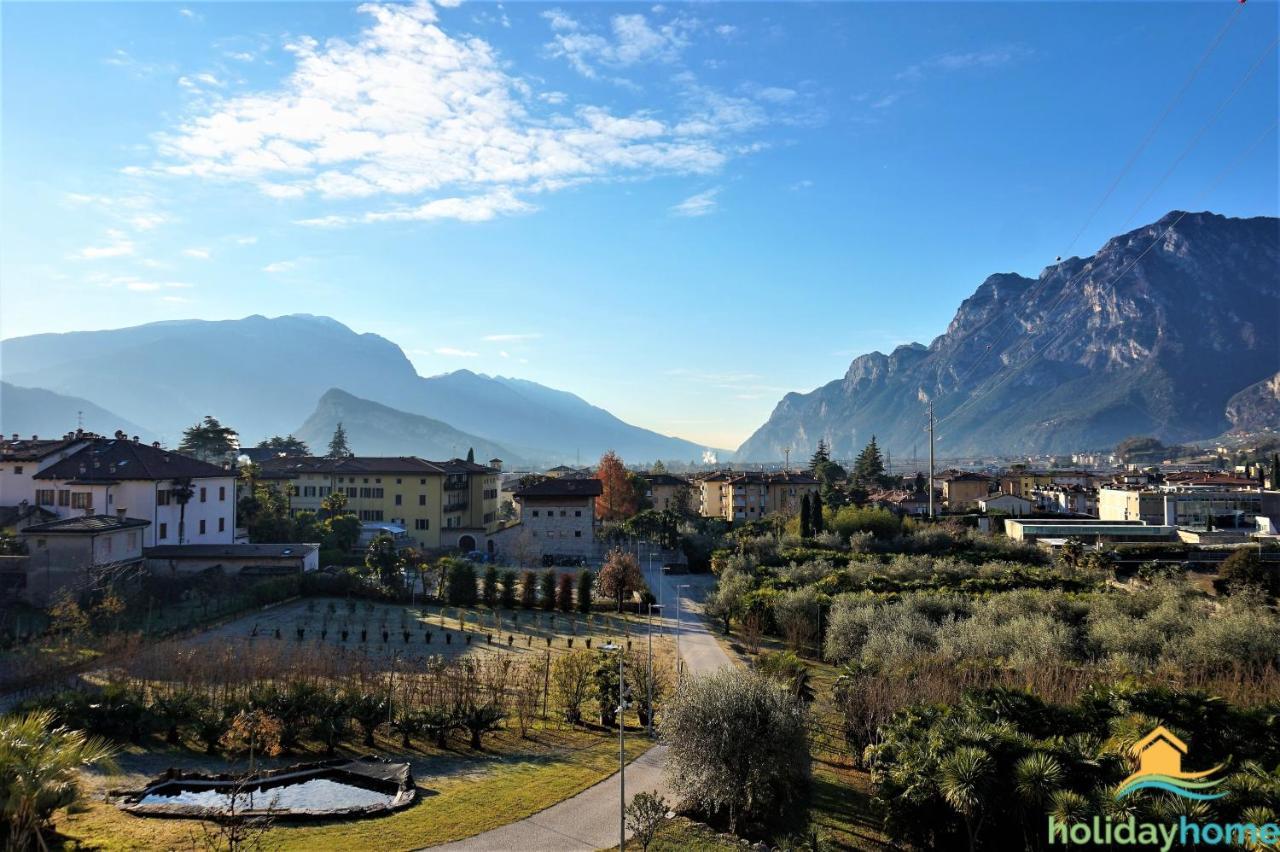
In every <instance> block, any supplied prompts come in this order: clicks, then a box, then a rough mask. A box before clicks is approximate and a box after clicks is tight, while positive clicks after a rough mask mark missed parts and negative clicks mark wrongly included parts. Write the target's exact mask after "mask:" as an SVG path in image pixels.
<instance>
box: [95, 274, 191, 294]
mask: <svg viewBox="0 0 1280 852" xmlns="http://www.w3.org/2000/svg"><path fill="white" fill-rule="evenodd" d="M88 280H89V281H90V282H91V283H93V284H97V285H98V286H100V287H112V288H114V287H119V288H123V289H125V290H129V291H130V292H133V293H157V292H161V291H164V290H189V289H191V287H192V286H193V285H191V284H188V283H186V282H185V281H148V280H144V279H142V278H139V277H137V276H136V275H112V276H103V275H93V276H90V277H89V278H88Z"/></svg>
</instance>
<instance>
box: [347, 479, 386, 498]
mask: <svg viewBox="0 0 1280 852" xmlns="http://www.w3.org/2000/svg"><path fill="white" fill-rule="evenodd" d="M368 481H369V480H367V479H366V480H365V482H368ZM348 490H353V489H348ZM360 496H361V497H362V498H363V499H365V500H381V499H382V489H381V488H361V489H360Z"/></svg>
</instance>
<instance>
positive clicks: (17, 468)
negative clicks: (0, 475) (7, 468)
mask: <svg viewBox="0 0 1280 852" xmlns="http://www.w3.org/2000/svg"><path fill="white" fill-rule="evenodd" d="M13 472H14V473H22V465H20V464H15V465H14V466H13Z"/></svg>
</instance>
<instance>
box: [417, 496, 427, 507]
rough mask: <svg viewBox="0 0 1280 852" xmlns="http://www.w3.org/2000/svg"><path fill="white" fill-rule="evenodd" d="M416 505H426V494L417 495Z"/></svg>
mask: <svg viewBox="0 0 1280 852" xmlns="http://www.w3.org/2000/svg"><path fill="white" fill-rule="evenodd" d="M418 505H419V506H425V505H427V495H425V494H419V495H418Z"/></svg>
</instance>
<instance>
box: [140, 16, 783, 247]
mask: <svg viewBox="0 0 1280 852" xmlns="http://www.w3.org/2000/svg"><path fill="white" fill-rule="evenodd" d="M360 8H361V10H362V11H363V12H365V13H367V14H369V15H370V16H372V18H373V22H372V23H371V24H370V25H369V26H368V27H367V28H366V29H365V30H363V31H362V32H361V33H360V34H359V36H358V37H356V38H354V39H352V40H343V39H337V38H335V39H329V40H327V41H325V42H324V43H323V44H322V43H321V42H319V41H317V40H315V39H312V38H309V37H305V36H304V37H299V38H297V39H296V40H294V41H293V42H292V43H290V44H289V45H287V47H286V49H287V50H288V51H289V52H291V53H292V54H293V55H294V56H295V58H296V63H297V65H296V69H295V70H294V71H293V73H292V74H290V75H289V76H288V77H287V78H286V80H285V81H284V83H283V84H282V85H281V87H280V88H279V89H277V90H274V91H266V92H259V93H252V94H244V95H238V96H234V97H224V98H220V99H217V100H214V101H211V102H208V103H205V104H196V105H193V107H192V109H193V113H192V114H191V117H190V118H189V119H187V120H185V121H184V122H183V123H182V124H181V125H180V126H179V127H177V128H176V129H175V130H173V131H172V132H170V133H168V134H165V135H163V136H162V137H161V138H160V140H159V146H158V147H159V153H160V160H159V162H158V163H157V164H156V166H155V168H156V169H158V170H159V171H161V172H164V173H169V174H173V175H186V176H194V177H200V178H210V179H229V180H239V181H245V182H249V183H252V184H254V185H255V186H257V187H258V189H259V190H260V191H261V192H263V193H264V194H266V195H267V196H269V197H271V198H277V199H284V200H288V199H295V198H301V197H304V196H311V195H315V196H320V197H323V198H334V199H358V198H375V197H400V198H407V199H409V200H411V201H412V202H413V203H410V204H408V205H406V206H405V207H403V208H394V209H385V210H374V211H372V212H368V213H364V214H359V213H355V214H352V213H345V214H343V215H340V216H339V215H329V216H321V217H317V218H314V219H310V220H307V223H308V224H313V225H314V224H320V225H338V224H348V223H352V222H378V221H411V220H432V219H446V218H453V219H462V220H465V221H484V220H487V219H491V218H493V217H495V216H499V215H510V214H515V213H524V212H528V211H530V210H532V209H533V206H532V205H531V204H530V203H529V202H528V201H527V200H525V199H523V198H522V197H521V196H522V195H526V194H529V193H537V192H545V191H551V190H555V189H560V188H563V187H565V186H569V185H573V184H576V183H581V182H584V181H599V180H613V179H617V178H620V177H628V176H630V177H647V176H651V175H655V174H673V173H674V174H706V173H710V172H713V171H715V170H717V169H719V168H720V167H721V166H722V165H723V164H724V163H725V161H726V160H727V159H728V158H729V156H730V155H731V154H732V153H734V151H735V149H734V148H733V147H731V146H728V145H724V144H721V143H720V141H719V140H718V139H715V138H713V137H717V136H720V135H724V134H732V133H740V132H743V131H744V130H745V129H749V128H751V127H755V126H758V125H759V123H760V120H759V118H757V117H756V116H754V115H748V114H747V113H749V112H750V110H749V109H748V108H747V105H746V104H743V103H739V102H738V101H737V99H730V100H729V102H728V103H724V104H719V105H717V104H715V103H712V102H711V101H712V98H711V96H710V95H704V96H701V97H699V98H697V99H694V100H690V102H689V103H688V104H687V107H688V108H687V109H686V111H685V112H686V113H687V114H686V115H683V116H681V117H680V119H679V120H675V121H671V120H664V119H663V118H661V117H660V116H658V115H655V114H652V113H649V112H638V113H634V114H631V115H615V114H613V113H612V112H610V111H609V110H606V109H603V108H600V107H591V106H581V107H579V108H578V109H576V110H574V111H573V112H572V114H571V115H569V116H565V115H559V116H555V117H549V116H540V115H536V114H534V113H532V112H531V111H530V107H531V105H534V104H537V103H542V102H543V101H542V100H540V99H539V98H538V97H537V96H536V94H535V93H533V92H531V91H530V87H529V84H528V83H527V82H526V81H525V80H524V79H523V78H521V77H519V76H515V75H514V74H512V73H509V72H508V70H507V63H506V62H505V61H504V60H502V59H501V58H500V57H499V56H498V54H497V52H496V51H495V50H494V48H493V47H492V46H491V45H489V44H488V43H487V42H485V41H484V40H482V39H480V38H476V37H468V38H465V39H463V38H454V37H452V36H450V35H449V34H447V33H445V32H444V31H443V30H442V29H441V28H440V27H439V26H438V24H437V18H436V16H437V12H436V10H435V8H434V7H432V6H430V5H426V4H417V5H392V6H380V5H365V6H362V7H360ZM548 17H549V20H551V22H552V25H553V27H557V28H558V31H559V32H573V31H574V29H573V28H575V27H577V26H578V25H577V23H576V21H573V19H572V18H570V17H568V16H567V15H565V14H564V13H562V12H556V13H548ZM689 26H690V25H689V24H687V23H676V22H673V23H670V24H663V25H662V26H660V27H656V28H655V27H652V26H650V25H649V23H648V22H647V21H646V20H645V19H644V18H643V16H639V15H631V16H627V15H622V16H617V17H616V18H615V19H614V25H613V38H612V39H610V40H608V44H607V49H606V50H605V51H604V52H603V54H600V55H599V56H596V57H595V58H597V59H598V58H600V57H601V56H602V57H604V58H607V59H608V61H610V62H614V63H618V64H626V63H631V62H639V61H647V60H665V59H666V58H667V57H670V56H673V55H674V54H675V53H677V52H678V50H679V48H680V45H681V44H682V43H683V37H684V36H683V34H684V33H685V32H686V30H687V29H688V28H689ZM565 100H566V99H565V98H563V96H562V95H561V93H558V92H552V93H547V98H546V99H545V102H547V103H553V104H561V103H564V101H565ZM741 100H743V101H746V100H747V99H741ZM755 109H756V110H758V109H759V108H758V106H757V107H755Z"/></svg>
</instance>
